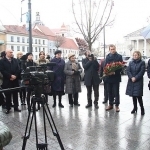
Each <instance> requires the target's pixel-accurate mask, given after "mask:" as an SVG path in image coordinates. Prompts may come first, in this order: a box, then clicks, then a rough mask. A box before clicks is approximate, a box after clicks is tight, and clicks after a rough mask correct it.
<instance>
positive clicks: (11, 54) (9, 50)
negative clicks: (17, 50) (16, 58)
mask: <svg viewBox="0 0 150 150" xmlns="http://www.w3.org/2000/svg"><path fill="white" fill-rule="evenodd" d="M5 53H6V57H8V58H12V57H13V51H12V50H11V49H6V51H5Z"/></svg>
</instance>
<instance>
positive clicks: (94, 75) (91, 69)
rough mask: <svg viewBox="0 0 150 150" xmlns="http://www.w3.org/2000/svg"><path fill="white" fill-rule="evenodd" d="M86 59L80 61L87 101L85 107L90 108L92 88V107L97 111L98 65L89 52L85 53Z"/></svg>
mask: <svg viewBox="0 0 150 150" xmlns="http://www.w3.org/2000/svg"><path fill="white" fill-rule="evenodd" d="M85 56H86V58H85V59H83V60H82V65H83V68H84V72H85V77H84V84H85V85H86V88H87V100H88V104H87V105H86V106H85V107H86V108H89V107H91V106H92V88H93V90H94V97H95V100H94V105H95V108H96V109H98V108H99V106H98V100H99V84H100V78H99V64H98V62H97V60H96V59H95V58H94V55H93V54H91V53H90V51H86V52H85Z"/></svg>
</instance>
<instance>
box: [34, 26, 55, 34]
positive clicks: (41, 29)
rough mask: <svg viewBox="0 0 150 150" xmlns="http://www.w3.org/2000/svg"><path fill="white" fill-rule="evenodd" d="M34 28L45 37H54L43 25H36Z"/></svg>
mask: <svg viewBox="0 0 150 150" xmlns="http://www.w3.org/2000/svg"><path fill="white" fill-rule="evenodd" d="M36 27H37V28H38V29H39V30H40V31H41V32H42V33H43V34H44V35H46V36H55V34H54V33H53V32H52V31H51V29H50V28H48V27H46V26H44V25H36Z"/></svg>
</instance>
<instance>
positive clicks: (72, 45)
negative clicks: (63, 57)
mask: <svg viewBox="0 0 150 150" xmlns="http://www.w3.org/2000/svg"><path fill="white" fill-rule="evenodd" d="M60 48H66V49H74V50H78V49H79V48H78V46H77V45H76V43H75V41H74V40H73V39H69V38H65V42H64V43H63V44H62V45H61V46H60Z"/></svg>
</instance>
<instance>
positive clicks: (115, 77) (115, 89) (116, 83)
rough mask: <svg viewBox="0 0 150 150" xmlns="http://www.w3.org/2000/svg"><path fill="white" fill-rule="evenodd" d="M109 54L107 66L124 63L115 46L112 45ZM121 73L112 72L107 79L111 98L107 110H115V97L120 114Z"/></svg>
mask: <svg viewBox="0 0 150 150" xmlns="http://www.w3.org/2000/svg"><path fill="white" fill-rule="evenodd" d="M109 52H110V53H109V54H108V55H107V56H106V60H105V66H106V65H107V64H110V63H113V62H122V61H123V60H122V56H121V55H120V54H118V53H117V51H116V47H115V45H113V44H111V45H110V46H109ZM121 71H122V69H119V70H116V71H115V72H111V73H110V74H109V76H107V77H105V82H107V88H108V96H109V106H108V107H107V108H106V110H107V111H108V110H111V109H113V104H114V97H115V105H116V112H119V111H120V109H119V104H120V94H119V88H120V82H121Z"/></svg>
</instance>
